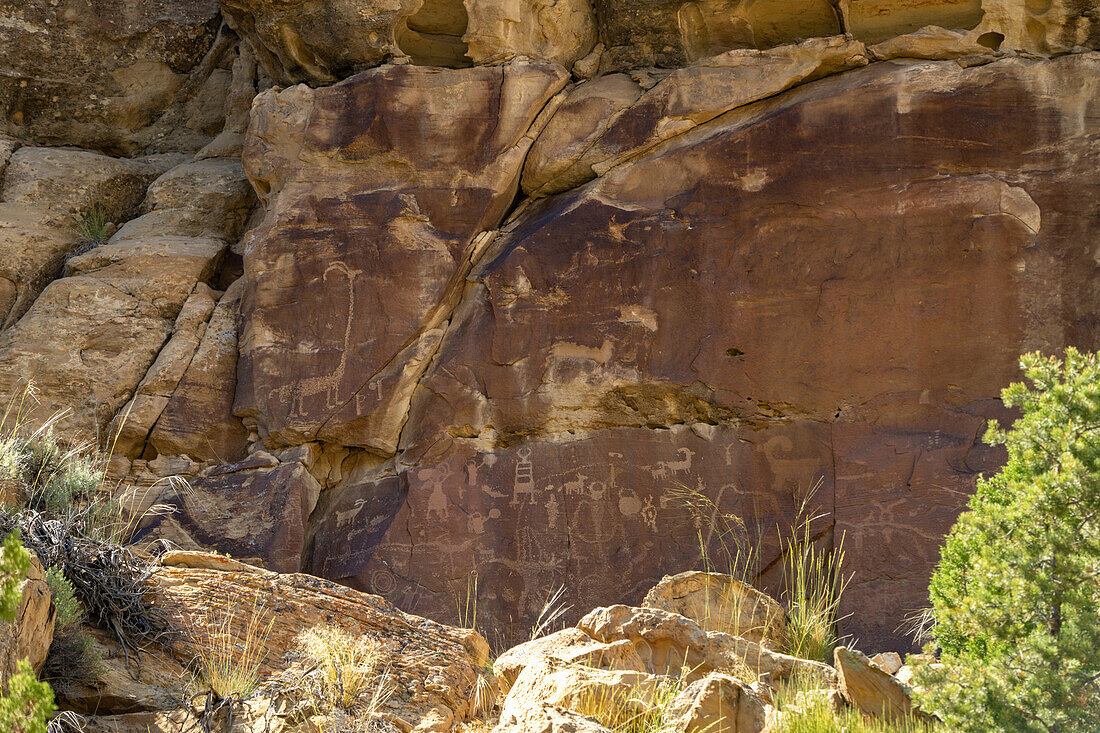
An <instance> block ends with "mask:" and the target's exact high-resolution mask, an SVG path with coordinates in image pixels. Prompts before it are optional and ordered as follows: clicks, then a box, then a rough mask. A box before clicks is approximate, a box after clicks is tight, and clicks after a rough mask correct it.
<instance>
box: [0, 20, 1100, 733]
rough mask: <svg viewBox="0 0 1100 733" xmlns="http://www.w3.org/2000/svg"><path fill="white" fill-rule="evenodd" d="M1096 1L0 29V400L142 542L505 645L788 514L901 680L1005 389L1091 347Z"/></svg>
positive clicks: (772, 551) (573, 639)
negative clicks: (113, 506) (846, 580)
mask: <svg viewBox="0 0 1100 733" xmlns="http://www.w3.org/2000/svg"><path fill="white" fill-rule="evenodd" d="M1094 5H1095V3H1091V4H1090V3H1080V2H1076V1H1075V0H1050V2H1023V0H921V1H920V2H899V1H898V0H843V1H837V2H833V1H832V0H791V1H789V2H782V3H780V2H774V1H762V0H753V1H751V2H750V1H749V0H672V1H671V2H664V3H652V2H640V1H639V0H625V1H622V2H620V1H619V0H616V2H610V1H609V0H592V1H591V2H588V1H587V0H560V2H556V3H551V4H539V3H534V2H527V0H465V1H464V2H459V1H458V0H424V2H413V0H338V1H336V2H320V1H319V0H278V1H277V0H222V1H221V2H220V3H216V2H214V0H181V1H180V2H173V3H168V4H167V5H165V4H164V3H155V2H149V1H145V0H110V2H107V1H106V0H104V2H99V3H93V4H91V5H88V4H84V5H80V6H79V7H78V4H74V3H70V2H62V3H54V2H46V0H31V1H30V2H26V3H12V2H10V1H9V2H6V3H5V2H4V0H0V16H2V19H3V20H4V21H5V22H3V23H0V45H3V47H4V48H5V49H9V48H10V49H12V52H11V53H7V54H5V58H4V59H2V60H0V175H2V176H3V178H4V181H3V182H0V255H3V257H2V258H0V398H2V399H3V400H5V401H6V400H7V399H9V398H11V397H12V396H13V395H17V394H20V393H21V391H22V389H23V385H24V384H25V383H26V380H28V379H33V380H34V381H35V382H36V384H37V389H38V395H39V399H40V400H41V403H42V404H41V405H40V406H39V407H38V410H39V415H38V416H37V417H35V418H34V420H37V421H38V424H41V421H42V420H44V419H45V418H46V417H48V416H49V415H50V414H51V413H53V412H55V411H58V410H62V409H68V410H70V412H69V413H67V414H66V415H65V416H64V417H63V418H62V419H61V420H60V421H59V422H58V423H57V425H56V430H57V432H58V434H59V436H60V437H61V438H62V439H63V440H65V441H67V442H69V443H71V444H82V443H85V442H87V441H90V440H95V439H97V438H98V439H100V441H101V443H102V444H104V445H107V444H109V443H112V442H113V444H114V447H115V454H114V458H113V460H112V462H111V476H110V478H111V480H112V481H115V480H120V481H122V482H123V483H124V484H125V485H126V486H127V488H125V489H124V494H123V498H124V499H125V503H126V505H127V506H128V507H129V508H130V509H131V510H132V511H133V512H134V514H135V515H141V514H143V512H145V510H146V509H148V508H149V507H151V506H153V505H154V504H157V503H159V504H168V505H171V506H174V507H175V508H176V510H177V511H176V512H175V513H174V514H173V515H171V516H160V517H154V518H148V517H147V518H146V521H145V522H144V524H143V525H142V536H141V538H142V539H143V540H146V539H156V538H158V537H159V538H161V539H168V540H171V541H173V542H176V543H177V544H179V545H180V546H182V547H188V548H198V547H216V548H218V549H220V550H222V551H225V552H230V553H232V554H234V555H237V556H239V557H243V558H247V559H249V560H253V561H255V562H256V563H258V564H259V563H262V564H263V565H265V566H266V567H268V568H270V569H274V570H280V571H287V572H290V571H303V572H309V573H312V574H315V575H317V576H322V577H325V578H328V579H332V580H336V581H339V582H340V583H343V584H345V585H347V586H350V587H354V588H357V589H360V590H365V591H370V592H376V593H378V594H380V595H383V596H385V597H386V598H387V599H388V600H389V601H390V602H392V603H394V604H396V605H398V606H400V607H402V608H404V609H405V610H406V611H416V612H417V613H422V614H425V615H428V616H431V617H433V618H437V619H439V620H447V619H451V620H454V619H455V618H456V615H455V608H456V604H455V602H454V598H455V596H456V595H461V594H462V593H463V592H465V591H466V589H467V588H471V587H472V586H473V585H476V591H473V592H476V595H477V599H476V600H477V604H478V609H479V622H480V623H481V624H482V626H483V627H484V628H485V629H486V631H487V632H488V633H490V635H492V636H494V637H499V638H501V639H504V640H506V641H517V640H521V639H526V638H529V636H530V630H531V627H532V625H533V624H534V622H535V620H536V618H537V617H538V614H539V612H540V610H542V607H543V605H544V602H545V598H546V597H547V591H548V589H551V588H555V587H558V586H564V588H565V591H564V596H563V597H562V599H561V601H562V603H564V604H565V605H567V606H571V607H572V609H574V610H571V611H570V612H569V615H568V617H567V620H568V622H569V623H574V622H576V620H577V617H578V616H579V614H580V612H581V609H582V608H590V607H592V605H594V604H598V605H600V606H603V607H605V609H606V608H627V609H634V607H635V606H636V605H637V604H641V603H642V599H643V595H644V594H645V592H646V591H647V590H648V589H649V588H651V587H652V586H653V585H654V584H655V583H656V582H657V581H658V579H660V578H661V577H663V576H665V575H669V576H674V575H675V574H677V573H680V572H683V571H685V570H687V569H689V568H694V567H698V566H699V561H700V560H701V559H705V560H706V562H707V563H708V566H714V565H716V566H717V567H722V566H723V565H724V564H726V563H727V562H732V558H731V552H735V551H736V549H737V548H738V547H750V546H751V547H752V548H753V557H754V558H755V559H756V560H757V561H758V563H757V567H756V570H758V571H759V572H758V575H759V577H758V578H756V579H755V580H757V581H759V582H758V584H759V585H760V586H761V587H762V588H764V589H768V588H772V589H774V588H776V587H778V586H777V581H778V576H779V575H780V573H781V565H782V563H781V562H779V559H780V557H781V545H780V541H779V536H780V534H781V533H785V532H788V531H789V528H790V527H791V526H792V525H794V524H797V523H798V522H799V520H800V519H801V518H805V517H811V518H813V521H812V522H811V526H810V527H809V528H808V531H809V532H810V536H811V537H812V538H813V539H814V541H815V542H817V543H818V544H819V546H821V547H824V548H829V547H834V546H836V545H837V544H838V543H839V541H840V538H841V537H843V538H844V544H845V547H846V549H847V554H846V558H847V565H846V568H845V572H846V573H850V574H851V575H852V581H851V583H850V585H849V586H848V590H847V593H846V595H845V598H844V604H845V607H844V608H842V610H841V614H842V615H845V614H848V612H849V611H852V610H855V609H858V610H860V611H861V612H860V613H858V614H855V615H853V616H851V620H850V621H846V622H845V625H844V627H843V628H842V633H846V634H852V635H855V636H856V637H858V638H860V639H861V640H862V641H863V642H864V643H866V644H869V645H873V646H874V647H875V648H888V647H890V646H893V647H898V643H897V641H898V635H897V632H896V629H897V627H898V624H899V622H900V621H901V620H902V618H904V617H905V616H906V615H908V614H909V613H910V612H912V611H913V610H914V609H917V608H921V607H923V606H925V605H926V597H925V588H926V581H927V578H928V574H929V572H930V570H931V568H932V566H933V563H934V562H935V560H936V558H937V556H938V547H939V544H940V541H941V538H942V536H943V533H944V532H945V530H946V529H947V527H949V526H950V524H951V523H952V522H953V520H954V518H955V516H956V514H957V512H958V511H959V509H960V508H961V507H962V505H963V503H964V497H965V496H966V495H967V494H968V493H969V492H971V491H972V490H973V486H974V481H975V477H976V476H977V475H979V474H981V473H983V472H986V473H988V472H990V471H993V470H995V469H996V468H997V467H998V466H999V465H1000V462H1001V461H1002V460H1003V454H1002V453H1001V452H999V451H998V450H994V449H990V448H988V447H986V446H984V445H983V444H982V443H981V436H982V434H983V429H984V425H985V423H986V422H987V421H988V420H989V419H990V418H995V417H1003V416H1004V415H1005V411H1004V409H1003V406H1002V405H1001V403H1000V401H999V400H998V395H999V393H1000V390H1001V389H1002V388H1003V387H1004V386H1005V385H1006V384H1008V383H1009V382H1011V381H1012V380H1013V379H1015V378H1016V377H1017V376H1018V369H1017V357H1018V355H1019V354H1020V353H1021V352H1024V351H1028V350H1034V349H1041V350H1044V351H1047V352H1053V351H1056V350H1058V349H1061V348H1062V347H1064V346H1066V345H1071V344H1072V345H1075V346H1078V347H1081V348H1084V349H1095V348H1097V347H1100V335H1098V333H1100V330H1098V329H1097V327H1096V326H1097V322H1098V320H1100V294H1098V292H1097V289H1096V287H1095V282H1096V281H1097V275H1098V272H1097V268H1098V265H1097V258H1096V256H1095V253H1094V252H1093V251H1092V250H1093V249H1095V248H1094V247H1093V245H1092V242H1093V241H1094V240H1095V232H1096V230H1097V229H1098V228H1100V215H1098V214H1097V211H1096V207H1095V205H1094V202H1095V200H1096V198H1097V191H1098V190H1100V177H1098V176H1100V174H1098V172H1097V171H1098V170H1100V166H1097V159H1098V156H1100V148H1098V145H1100V143H1098V136H1100V128H1098V125H1097V116H1096V114H1095V106H1096V105H1095V100H1096V99H1097V97H1098V96H1100V86H1098V85H1100V81H1098V80H1100V54H1098V53H1097V52H1096V50H1095V49H1097V48H1098V47H1100V30H1098V17H1097V12H1096V9H1095V7H1094ZM162 6H163V7H162ZM169 6H170V7H169ZM222 21H224V22H225V25H223V23H222ZM40 41H46V42H47V45H48V46H49V47H50V48H51V49H52V51H51V53H50V54H43V53H41V52H39V51H36V50H35V49H36V48H37V46H36V45H35V44H38V43H39V42H40ZM4 42H7V43H6V45H4ZM273 85H275V86H273ZM257 92H259V94H258V95H257ZM43 145H51V146H59V147H52V148H43V147H42V146H43ZM60 146H80V147H83V148H85V149H84V150H74V149H63V148H62V147H60ZM115 156H125V157H115ZM238 158H239V159H238ZM154 179H155V180H154ZM257 199H258V200H259V202H260V204H261V209H260V210H257V211H256V212H255V214H254V203H255V201H256V200H257ZM142 200H144V204H142V203H141V202H142ZM88 207H101V208H102V210H103V211H104V212H106V213H105V216H106V217H107V218H108V219H110V220H111V221H112V223H113V224H114V225H116V226H119V225H120V226H121V228H120V229H118V231H117V232H115V233H114V234H113V235H111V236H110V239H109V240H108V241H107V242H106V243H105V244H99V246H96V247H94V248H90V249H87V251H79V250H83V249H84V247H85V245H84V244H81V243H80V242H79V241H78V237H77V235H76V234H75V233H74V232H73V231H72V230H71V226H72V217H73V215H74V214H75V215H79V214H81V213H82V212H84V211H86V210H87V209H88ZM139 207H140V208H139ZM135 214H141V215H140V216H138V217H137V218H133V219H131V217H132V216H133V215H135ZM104 234H105V235H106V234H107V232H106V231H105V232H104ZM116 435H117V436H118V439H117V441H113V438H114V436H116ZM180 476H183V477H187V478H188V479H190V480H191V487H192V488H191V490H190V491H181V486H182V484H181V483H180V479H179V478H178V477H180ZM731 527H732V528H734V531H733V534H732V535H731V532H730V528H731ZM777 529H778V530H779V531H778V532H777V531H776V530H777ZM731 542H732V545H731ZM474 576H476V578H477V579H478V582H477V583H476V584H474V583H472V578H473V577H474ZM616 604H623V605H616ZM625 604H632V605H625ZM657 605H661V606H662V608H664V609H665V610H664V611H662V613H665V614H669V615H677V616H678V615H679V613H684V614H686V615H687V616H690V617H692V618H694V619H695V621H691V619H688V623H691V624H694V625H695V627H696V629H697V632H692V634H693V635H694V636H693V638H695V637H698V639H700V640H701V641H700V642H699V643H700V644H704V645H706V644H711V645H714V644H717V642H714V640H713V639H712V638H711V637H712V636H713V635H715V634H718V635H721V634H722V633H724V632H725V631H729V630H731V629H720V628H712V627H711V626H710V625H709V624H708V622H707V620H706V619H705V616H706V615H707V614H706V613H700V612H699V611H698V608H697V606H698V604H697V603H695V602H694V601H691V600H690V599H687V596H684V597H683V598H679V597H677V598H667V599H665V600H663V601H660V602H659V603H657ZM867 609H873V613H869V612H867ZM630 613H631V614H635V615H636V614H638V613H648V614H651V615H652V614H656V613H657V610H656V609H648V610H644V611H643V612H638V611H636V610H631V611H630ZM653 618H656V616H653ZM681 618H683V617H681ZM758 621H759V619H754V620H750V621H748V622H746V623H750V624H751V625H754V626H755V625H758V623H757V622H758ZM696 622H698V623H696ZM700 624H701V625H702V628H699V626H700ZM742 625H743V624H742V622H741V621H738V624H737V628H735V629H732V630H735V631H738V632H739V633H740V632H741V631H744V629H742V628H741V626H742ZM767 626H768V625H767V623H766V622H765V623H764V624H763V627H764V628H765V631H764V632H763V633H762V634H761V636H760V637H759V638H756V637H754V636H753V635H752V634H750V633H748V632H746V634H747V635H748V636H749V638H748V639H744V640H743V641H744V643H746V644H756V642H758V641H759V642H761V643H760V644H758V645H757V646H759V648H761V649H764V650H766V651H769V653H774V652H772V651H770V650H768V647H769V645H770V646H772V647H777V646H779V644H778V639H777V636H776V634H775V633H773V631H774V629H772V630H767ZM586 633H587V632H586ZM700 635H701V636H700ZM727 636H729V635H728V634H727ZM731 638H739V637H731ZM708 640H709V641H708ZM543 643H544V644H551V642H549V641H547V642H543ZM553 643H559V644H560V646H559V648H558V649H557V650H556V651H555V652H554V654H553V655H550V656H553V657H554V658H566V657H568V658H570V659H572V660H574V661H576V660H584V662H585V664H590V665H592V666H593V668H596V669H599V668H601V665H603V666H608V665H610V664H611V662H609V661H607V660H616V661H615V662H614V663H615V664H635V665H638V666H640V667H641V668H642V670H638V671H643V670H644V671H645V672H646V673H647V674H653V673H658V674H659V673H660V672H659V670H655V669H651V668H650V667H651V660H648V659H647V658H646V657H645V656H644V655H642V654H641V652H640V651H639V650H638V648H634V647H637V645H636V644H635V642H634V640H633V637H631V636H630V635H629V634H627V635H626V636H622V637H616V636H606V635H605V636H600V637H599V638H594V637H592V636H591V635H589V638H588V640H583V639H579V638H578V637H577V636H576V635H575V634H574V635H572V636H570V637H568V638H566V637H565V636H562V637H555V641H554V642H553ZM693 643H694V642H693ZM719 646H721V645H719ZM628 647H629V648H628ZM539 648H542V647H541V646H540V647H539ZM528 651H530V649H529V650H528ZM693 653H695V652H693ZM700 653H701V652H700ZM632 655H633V656H632ZM704 656H705V655H704ZM517 658H518V657H517ZM769 658H770V657H769ZM513 661H514V662H515V663H514V665H513V666H512V667H510V669H511V671H510V672H509V673H508V674H507V675H506V676H508V677H510V679H509V682H514V681H515V679H516V678H518V675H519V674H520V671H519V670H521V669H522V668H523V667H524V666H525V663H521V662H519V661H516V660H513ZM773 661H774V660H773ZM776 664H779V663H778V662H776ZM715 670H717V671H723V670H720V669H719V668H717V667H716V668H715ZM513 673H514V674H515V676H512V675H513ZM540 725H541V723H540Z"/></svg>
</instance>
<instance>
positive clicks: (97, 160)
mask: <svg viewBox="0 0 1100 733" xmlns="http://www.w3.org/2000/svg"><path fill="white" fill-rule="evenodd" d="M12 147H13V148H14V147H15V146H14V145H13V146H12ZM162 172H163V170H162V169H161V168H159V166H157V165H156V164H154V163H148V162H143V161H139V160H125V159H119V158H111V157H108V156H106V155H101V154H99V153H92V152H87V151H81V150H59V149H55V148H42V147H22V148H19V149H18V150H14V153H13V154H11V155H10V159H9V160H8V163H7V171H6V173H5V175H3V178H2V182H3V187H2V188H0V330H3V329H4V328H6V327H8V326H10V325H11V324H13V323H15V321H17V320H18V319H19V318H20V317H21V316H22V315H23V314H24V313H26V312H27V310H28V309H29V308H30V307H31V304H32V303H33V302H34V299H35V298H37V297H38V294H39V293H41V292H42V289H43V288H44V287H45V286H46V285H47V284H48V283H49V281H50V280H51V279H52V278H54V277H56V275H57V273H58V272H59V271H60V270H61V267H62V265H63V264H64V260H65V257H66V256H67V255H70V254H73V253H74V252H75V251H76V250H77V249H78V248H79V247H80V246H82V245H83V244H85V243H83V242H82V241H81V238H80V236H79V235H78V233H77V231H76V227H77V225H78V223H79V222H80V219H81V217H82V216H84V215H86V214H91V213H93V212H95V213H98V214H101V215H102V216H103V218H104V219H106V221H108V222H116V223H121V222H123V221H125V220H126V219H129V218H130V217H132V216H133V215H134V214H135V213H136V210H137V208H138V206H139V205H140V204H141V201H142V199H143V198H144V197H145V189H146V187H147V186H148V185H149V183H150V182H152V180H153V179H155V178H156V177H157V176H158V175H159V174H160V173H162Z"/></svg>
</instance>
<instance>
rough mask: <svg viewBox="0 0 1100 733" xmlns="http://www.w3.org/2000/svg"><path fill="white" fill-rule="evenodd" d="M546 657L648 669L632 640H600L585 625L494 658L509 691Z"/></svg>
mask: <svg viewBox="0 0 1100 733" xmlns="http://www.w3.org/2000/svg"><path fill="white" fill-rule="evenodd" d="M543 659H554V660H557V661H560V662H562V663H564V664H581V665H584V666H585V667H593V668H596V669H607V670H623V671H634V672H645V671H647V670H646V666H645V664H644V663H643V662H642V659H641V657H639V656H638V653H637V651H636V650H635V648H634V644H633V643H632V642H630V641H628V640H622V641H615V642H611V643H605V642H600V641H596V640H595V639H593V638H592V637H591V636H589V635H588V634H586V633H585V632H584V631H582V630H581V629H575V628H569V629H562V630H561V631H557V632H555V633H553V634H549V635H547V636H543V637H541V638H538V639H534V640H532V641H528V642H524V643H523V644H520V645H519V646H515V647H512V648H511V649H509V650H508V651H506V652H504V653H503V654H501V655H500V656H499V657H497V658H496V660H495V661H494V662H493V673H494V674H496V675H497V677H498V678H499V679H500V683H501V685H502V686H503V687H504V689H505V691H506V692H507V690H508V689H510V688H511V686H512V685H513V684H515V681H516V678H517V677H519V675H520V673H521V672H523V670H524V669H526V668H527V667H529V666H531V665H532V664H536V663H539V662H540V661H541V660H543Z"/></svg>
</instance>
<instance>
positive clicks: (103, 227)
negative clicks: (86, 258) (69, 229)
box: [73, 204, 112, 251]
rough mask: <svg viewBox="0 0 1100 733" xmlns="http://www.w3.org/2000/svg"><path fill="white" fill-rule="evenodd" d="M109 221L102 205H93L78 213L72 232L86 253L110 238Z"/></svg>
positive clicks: (110, 226)
mask: <svg viewBox="0 0 1100 733" xmlns="http://www.w3.org/2000/svg"><path fill="white" fill-rule="evenodd" d="M111 228H112V225H111V220H110V217H109V215H108V214H107V209H105V208H104V207H103V205H102V204H95V205H93V206H90V207H88V208H87V209H85V210H84V211H82V212H80V215H79V216H78V217H77V218H76V223H75V224H74V225H73V231H74V232H75V233H76V236H77V237H78V238H79V239H80V243H81V244H82V245H84V246H83V249H84V250H85V251H86V250H88V249H91V248H92V247H98V246H99V245H101V244H103V243H105V242H106V241H107V239H108V238H109V237H110V236H111Z"/></svg>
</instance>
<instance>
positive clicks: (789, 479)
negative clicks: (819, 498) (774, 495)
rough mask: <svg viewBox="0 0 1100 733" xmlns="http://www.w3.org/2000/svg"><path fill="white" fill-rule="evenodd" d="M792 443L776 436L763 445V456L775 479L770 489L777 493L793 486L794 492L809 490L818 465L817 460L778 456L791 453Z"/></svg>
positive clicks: (785, 437)
mask: <svg viewBox="0 0 1100 733" xmlns="http://www.w3.org/2000/svg"><path fill="white" fill-rule="evenodd" d="M793 450H794V443H793V442H792V441H791V439H790V438H788V437H787V436H786V435H777V436H775V437H774V438H771V439H770V440H768V442H767V443H765V444H764V455H765V456H766V457H767V459H768V465H769V467H770V468H771V470H772V476H774V477H775V483H774V484H773V485H772V489H773V490H776V491H779V490H782V489H785V488H787V487H788V486H790V485H792V484H793V485H794V488H795V490H798V489H803V488H809V487H810V484H811V483H812V482H813V479H814V474H815V473H816V472H817V468H818V466H819V465H820V461H819V460H818V459H817V458H793V457H789V456H784V455H781V454H780V451H782V452H783V453H787V454H789V453H791V452H792V451H793Z"/></svg>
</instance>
